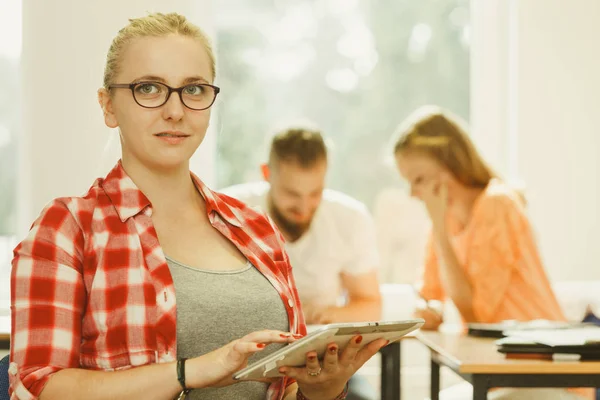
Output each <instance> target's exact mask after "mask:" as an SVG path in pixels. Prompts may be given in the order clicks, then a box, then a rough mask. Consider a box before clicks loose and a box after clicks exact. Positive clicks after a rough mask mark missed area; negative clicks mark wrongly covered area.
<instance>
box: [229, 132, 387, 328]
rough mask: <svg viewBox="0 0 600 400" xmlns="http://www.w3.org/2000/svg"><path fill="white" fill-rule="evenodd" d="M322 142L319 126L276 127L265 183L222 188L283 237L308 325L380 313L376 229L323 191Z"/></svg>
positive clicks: (353, 204)
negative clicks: (258, 212)
mask: <svg viewBox="0 0 600 400" xmlns="http://www.w3.org/2000/svg"><path fill="white" fill-rule="evenodd" d="M326 172H327V148H326V145H325V141H324V140H323V137H322V136H321V134H320V132H318V131H315V130H311V129H304V128H297V129H296V128H294V129H288V130H285V131H283V132H280V133H278V134H277V135H275V136H274V138H273V141H272V143H271V151H270V154H269V161H268V163H267V164H264V165H262V173H263V176H264V178H265V182H255V183H247V184H241V185H236V186H231V187H229V188H226V189H224V190H222V192H223V193H225V194H227V195H229V196H231V197H234V198H237V199H239V200H241V201H243V202H245V203H247V204H249V205H251V206H255V207H259V208H261V209H262V210H263V211H265V212H267V213H268V214H269V216H270V217H271V218H272V219H273V221H274V222H275V224H276V225H277V226H278V227H279V229H280V230H281V232H282V234H283V236H284V237H285V239H286V250H287V252H288V254H289V256H290V260H291V264H292V267H293V274H294V278H295V280H296V285H297V288H298V292H299V294H300V299H301V301H302V307H303V309H304V314H305V317H306V322H307V324H325V323H332V322H351V321H372V320H379V319H380V317H381V296H380V293H379V282H378V277H377V274H378V271H377V269H378V266H379V256H378V252H377V243H376V239H375V227H374V223H373V220H372V218H371V216H370V215H369V212H368V210H367V208H366V207H365V205H364V204H362V203H361V202H359V201H358V200H355V199H353V198H351V197H350V196H348V195H345V194H343V193H340V192H337V191H333V190H329V189H325V175H326Z"/></svg>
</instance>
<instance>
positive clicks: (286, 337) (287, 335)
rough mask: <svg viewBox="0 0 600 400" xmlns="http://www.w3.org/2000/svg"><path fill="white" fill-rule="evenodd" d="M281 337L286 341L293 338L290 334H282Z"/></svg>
mask: <svg viewBox="0 0 600 400" xmlns="http://www.w3.org/2000/svg"><path fill="white" fill-rule="evenodd" d="M279 336H280V337H282V338H284V339H288V338H290V337H291V335H290V334H289V333H280V334H279Z"/></svg>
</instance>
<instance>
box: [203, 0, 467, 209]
mask: <svg viewBox="0 0 600 400" xmlns="http://www.w3.org/2000/svg"><path fill="white" fill-rule="evenodd" d="M215 7H217V8H216V12H215V15H216V18H217V21H216V49H217V54H218V61H219V76H218V81H219V85H220V86H221V87H222V88H223V94H222V97H221V101H220V104H219V117H220V127H219V129H218V143H217V148H218V152H219V156H218V157H217V186H218V187H223V186H228V185H231V184H235V183H240V182H245V181H251V180H256V179H259V178H260V174H259V167H258V166H259V164H260V163H261V162H263V161H264V160H265V157H266V144H267V143H266V139H267V136H268V134H269V133H270V131H271V130H272V128H273V127H274V126H276V125H277V124H280V123H282V122H285V121H286V120H289V121H294V120H297V119H299V118H304V119H308V120H310V121H312V122H314V123H316V124H317V125H318V126H319V127H321V128H322V129H323V132H324V134H325V135H326V136H327V137H328V138H330V139H331V140H332V141H333V145H334V146H333V153H332V163H331V169H330V172H329V176H328V179H329V182H328V186H329V187H332V188H334V189H338V190H341V191H343V192H345V193H348V194H350V195H352V196H354V197H356V198H358V199H359V200H361V201H363V202H365V203H366V204H367V205H368V206H369V207H373V204H374V203H375V200H376V197H377V196H378V194H380V193H381V192H382V190H384V189H386V188H389V187H397V186H398V185H399V184H400V183H399V182H400V179H399V178H398V176H397V173H396V171H395V169H394V168H393V166H391V165H390V164H389V163H386V162H384V160H385V159H386V158H390V157H389V152H390V149H389V142H390V136H391V134H392V132H393V131H394V129H395V127H396V126H397V125H398V123H399V122H400V121H401V120H402V119H403V118H404V117H406V116H407V115H408V114H409V113H410V112H411V111H413V110H414V109H415V108H416V107H418V106H420V105H423V104H430V103H433V104H438V105H441V106H443V107H447V108H449V109H451V110H452V111H454V112H456V113H458V114H459V115H461V116H463V117H464V118H468V116H469V115H468V112H469V32H470V30H469V27H470V25H469V1H468V0H446V1H433V0H429V1H410V0H386V1H382V0H378V1H375V0H304V1H298V0H295V1H291V0H262V1H253V2H248V1H244V0H220V1H218V2H216V3H215Z"/></svg>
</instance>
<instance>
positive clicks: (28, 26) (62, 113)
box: [18, 0, 214, 237]
mask: <svg viewBox="0 0 600 400" xmlns="http://www.w3.org/2000/svg"><path fill="white" fill-rule="evenodd" d="M151 11H162V12H170V11H177V12H180V13H183V14H184V15H186V16H187V17H188V18H190V19H191V20H192V21H193V22H194V23H196V24H198V25H200V26H201V27H202V28H203V29H205V30H206V31H207V32H208V33H209V35H210V34H211V33H212V27H211V20H212V18H211V9H210V0H173V1H170V2H166V1H164V0H135V1H134V0H127V1H122V0H105V1H102V2H96V1H94V2H90V1H73V0H52V1H41V2H40V1H35V2H34V1H23V51H22V58H21V66H22V67H21V68H22V88H23V92H22V93H23V95H22V99H23V107H22V108H23V135H22V137H21V138H20V139H21V140H20V144H21V148H20V166H19V184H20V187H19V189H18V190H19V194H18V198H19V218H18V227H19V229H20V231H19V234H18V236H19V237H22V236H23V235H24V234H25V231H26V230H27V229H28V227H29V225H30V224H31V222H32V221H33V219H34V218H35V217H36V216H37V215H38V214H39V212H40V210H41V208H42V207H43V206H44V205H45V204H46V203H47V202H49V201H50V200H51V199H53V198H55V197H58V196H69V195H80V194H82V193H84V192H85V191H86V190H87V188H89V186H90V185H91V184H92V183H93V181H94V179H95V178H96V177H98V176H104V175H105V174H106V173H107V172H108V170H109V169H110V168H111V167H112V165H114V163H115V162H116V160H117V159H118V156H119V145H118V137H117V134H116V132H111V130H110V129H108V128H107V127H106V126H105V125H104V122H103V120H102V113H101V110H100V108H99V106H98V103H97V101H96V91H97V89H98V88H99V87H100V86H101V85H102V75H103V70H104V62H105V57H106V52H107V50H108V47H109V45H110V42H111V40H112V38H113V37H114V36H115V34H116V33H117V31H118V30H119V29H120V28H121V27H123V26H124V25H125V24H126V23H127V19H128V18H130V17H137V16H143V15H145V14H146V12H151ZM110 135H113V139H114V140H113V143H112V145H110V146H108V151H107V152H106V154H104V153H105V152H104V149H105V148H106V147H107V146H106V145H107V142H108V139H109V137H110ZM212 147H214V134H213V133H212V132H209V135H208V137H207V139H206V141H205V143H204V144H203V145H202V146H201V149H200V150H199V151H198V152H197V154H196V156H195V157H194V159H193V161H192V170H194V171H195V172H197V173H199V174H200V175H201V176H202V177H203V178H204V179H205V180H206V181H207V183H209V184H210V183H212V180H213V178H212V173H213V171H212V165H213V163H212V156H213V154H214V151H212Z"/></svg>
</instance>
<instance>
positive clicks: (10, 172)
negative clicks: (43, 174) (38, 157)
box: [0, 1, 21, 308]
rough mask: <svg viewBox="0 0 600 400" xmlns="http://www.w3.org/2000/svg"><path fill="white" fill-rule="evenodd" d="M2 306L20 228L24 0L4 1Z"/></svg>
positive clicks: (0, 64) (0, 67)
mask: <svg viewBox="0 0 600 400" xmlns="http://www.w3.org/2000/svg"><path fill="white" fill-rule="evenodd" d="M0 38H2V40H0V282H2V283H1V284H0V308H5V307H6V305H7V304H8V296H9V280H8V277H9V273H10V260H11V258H12V249H13V248H14V246H15V244H16V243H15V242H16V241H15V236H14V235H15V229H16V207H15V206H16V201H15V200H16V191H17V188H16V184H17V182H16V180H17V178H16V171H17V137H18V132H19V129H20V120H19V118H20V112H19V58H20V54H21V2H20V1H8V2H0Z"/></svg>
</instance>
